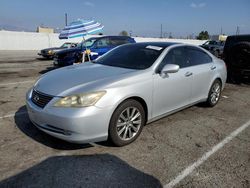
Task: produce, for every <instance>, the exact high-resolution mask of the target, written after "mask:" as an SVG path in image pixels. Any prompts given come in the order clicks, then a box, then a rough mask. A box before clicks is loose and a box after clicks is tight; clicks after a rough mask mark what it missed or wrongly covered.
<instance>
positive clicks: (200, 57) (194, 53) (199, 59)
mask: <svg viewBox="0 0 250 188" xmlns="http://www.w3.org/2000/svg"><path fill="white" fill-rule="evenodd" d="M187 58H188V61H189V62H190V64H191V65H193V66H194V65H202V64H206V63H211V62H212V58H211V57H210V56H209V55H208V54H207V53H206V52H204V51H202V50H200V49H198V48H193V47H187Z"/></svg>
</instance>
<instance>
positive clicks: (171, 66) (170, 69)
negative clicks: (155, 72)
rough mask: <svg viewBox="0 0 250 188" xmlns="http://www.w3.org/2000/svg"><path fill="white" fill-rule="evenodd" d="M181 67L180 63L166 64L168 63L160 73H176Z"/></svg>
mask: <svg viewBox="0 0 250 188" xmlns="http://www.w3.org/2000/svg"><path fill="white" fill-rule="evenodd" d="M179 69H180V66H179V65H176V64H166V65H165V66H164V67H163V68H162V70H161V72H160V74H161V75H166V74H168V73H176V72H178V71H179Z"/></svg>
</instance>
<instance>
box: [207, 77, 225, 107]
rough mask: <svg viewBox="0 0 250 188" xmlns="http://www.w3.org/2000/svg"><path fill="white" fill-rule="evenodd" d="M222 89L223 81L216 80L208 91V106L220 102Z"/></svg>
mask: <svg viewBox="0 0 250 188" xmlns="http://www.w3.org/2000/svg"><path fill="white" fill-rule="evenodd" d="M221 89H222V84H221V82H220V81H219V80H218V79H217V80H215V81H214V82H213V84H212V86H211V88H210V90H209V93H208V98H207V101H206V104H207V106H209V107H213V106H215V105H216V104H217V103H218V102H219V100H220V96H221Z"/></svg>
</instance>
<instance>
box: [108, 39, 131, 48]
mask: <svg viewBox="0 0 250 188" xmlns="http://www.w3.org/2000/svg"><path fill="white" fill-rule="evenodd" d="M110 43H111V45H112V46H119V45H122V44H127V43H129V42H128V39H119V38H118V39H110Z"/></svg>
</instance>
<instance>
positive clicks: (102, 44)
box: [91, 37, 112, 56]
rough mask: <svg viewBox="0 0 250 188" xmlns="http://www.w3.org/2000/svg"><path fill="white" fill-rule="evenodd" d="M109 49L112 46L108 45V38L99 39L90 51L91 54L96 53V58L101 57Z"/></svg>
mask: <svg viewBox="0 0 250 188" xmlns="http://www.w3.org/2000/svg"><path fill="white" fill-rule="evenodd" d="M111 48H112V46H111V44H110V39H109V38H108V37H107V38H101V39H98V40H97V41H96V42H95V44H94V47H93V48H92V49H91V52H94V53H97V54H98V56H101V55H103V54H105V53H106V52H108V51H109V50H110V49H111Z"/></svg>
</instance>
